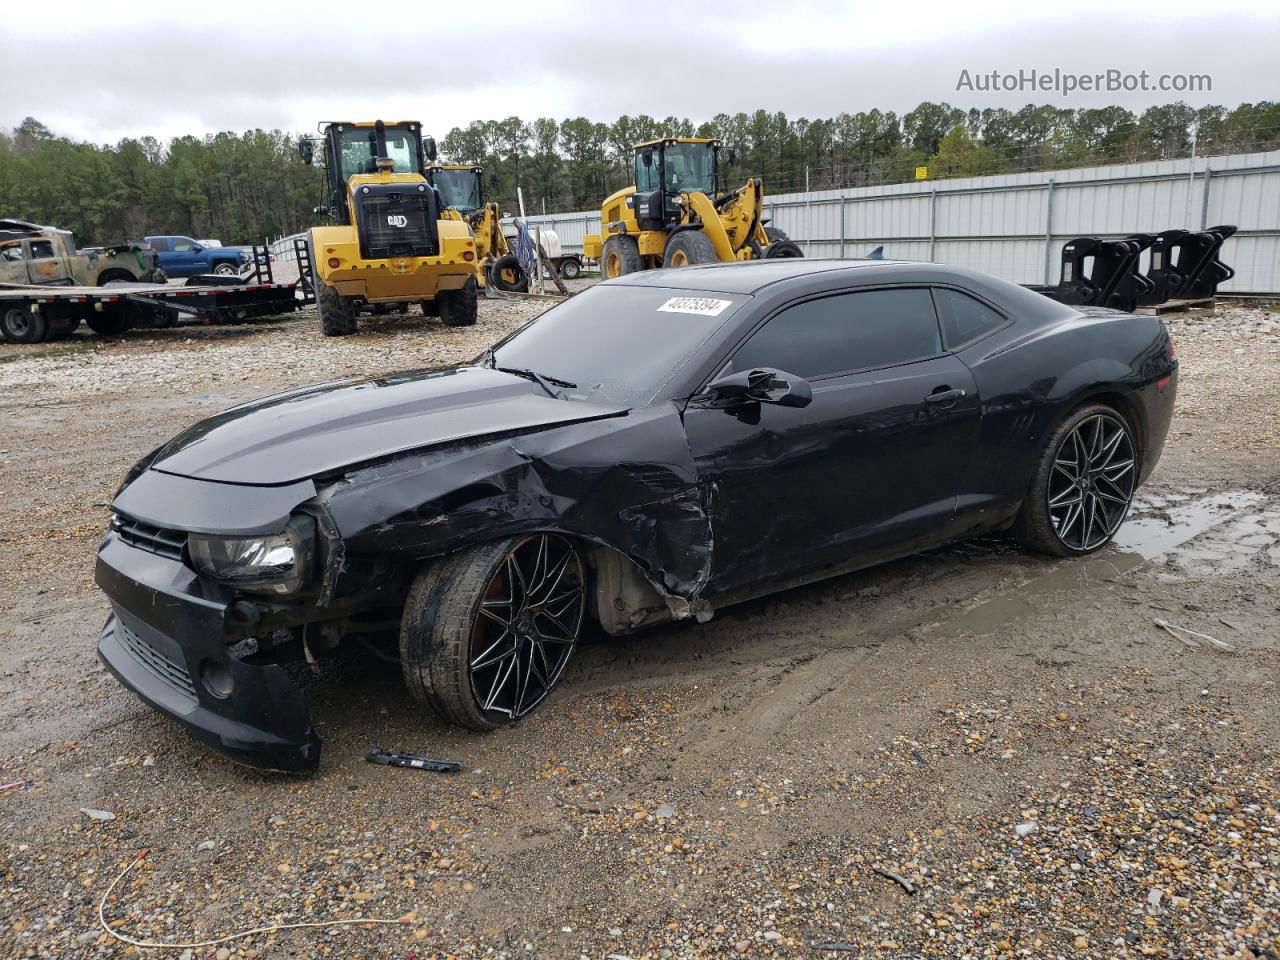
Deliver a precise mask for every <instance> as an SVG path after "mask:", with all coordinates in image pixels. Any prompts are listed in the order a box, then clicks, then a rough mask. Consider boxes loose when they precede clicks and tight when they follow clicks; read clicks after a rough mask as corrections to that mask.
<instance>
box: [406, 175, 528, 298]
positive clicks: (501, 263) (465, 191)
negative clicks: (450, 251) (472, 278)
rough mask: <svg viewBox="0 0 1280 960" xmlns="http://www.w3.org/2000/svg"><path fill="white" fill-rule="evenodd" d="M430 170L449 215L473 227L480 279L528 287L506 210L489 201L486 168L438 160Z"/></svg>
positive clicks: (521, 288)
mask: <svg viewBox="0 0 1280 960" xmlns="http://www.w3.org/2000/svg"><path fill="white" fill-rule="evenodd" d="M428 174H429V176H430V178H431V182H432V183H434V184H435V187H436V190H437V192H438V193H439V194H440V202H441V204H443V205H444V211H445V216H448V217H451V218H453V219H457V220H462V221H464V222H465V223H466V224H467V226H469V227H470V228H471V233H472V235H473V236H474V237H475V241H476V275H477V277H478V278H479V280H480V283H482V284H483V283H489V284H492V285H493V286H494V287H496V288H497V289H499V290H508V291H512V292H516V293H523V292H524V291H525V290H528V289H529V278H528V277H527V276H526V275H525V272H524V268H523V267H521V266H520V261H519V259H518V258H517V257H516V255H515V252H514V251H513V250H512V249H511V245H510V244H509V243H508V242H507V238H506V237H505V236H504V235H503V233H502V227H501V225H500V223H499V221H500V220H501V218H502V210H501V208H500V207H499V206H498V204H497V203H496V202H494V201H490V202H487V203H486V202H485V199H484V168H483V167H476V166H466V165H462V164H446V163H437V164H432V166H431V168H430V169H429V170H428Z"/></svg>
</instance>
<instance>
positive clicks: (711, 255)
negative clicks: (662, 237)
mask: <svg viewBox="0 0 1280 960" xmlns="http://www.w3.org/2000/svg"><path fill="white" fill-rule="evenodd" d="M719 259H720V258H719V257H717V256H716V248H715V246H714V245H712V243H711V238H710V237H708V236H707V235H706V234H705V233H703V232H702V231H701V230H681V231H680V232H679V233H677V234H674V235H673V236H672V237H671V239H670V240H668V241H667V249H666V250H664V251H663V252H662V265H663V266H664V267H696V266H697V265H698V264H700V263H715V262H717V261H718V260H719Z"/></svg>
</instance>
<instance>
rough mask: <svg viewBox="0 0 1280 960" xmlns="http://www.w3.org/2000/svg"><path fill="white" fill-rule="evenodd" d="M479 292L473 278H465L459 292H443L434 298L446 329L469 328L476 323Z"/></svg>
mask: <svg viewBox="0 0 1280 960" xmlns="http://www.w3.org/2000/svg"><path fill="white" fill-rule="evenodd" d="M478 294H479V290H478V288H477V286H476V278H475V277H467V282H466V283H465V284H463V286H462V289H461V290H444V291H441V293H440V294H439V295H438V296H437V297H436V302H437V303H439V304H440V319H441V320H442V321H443V322H444V325H445V326H446V327H470V326H474V325H475V322H476V311H477V310H478V309H479V303H478Z"/></svg>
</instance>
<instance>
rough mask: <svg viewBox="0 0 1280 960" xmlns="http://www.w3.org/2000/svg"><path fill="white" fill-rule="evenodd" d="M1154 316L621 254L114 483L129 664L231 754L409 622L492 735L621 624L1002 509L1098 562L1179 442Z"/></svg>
mask: <svg viewBox="0 0 1280 960" xmlns="http://www.w3.org/2000/svg"><path fill="white" fill-rule="evenodd" d="M1176 375H1177V362H1176V360H1175V359H1174V351H1173V345H1172V343H1171V342H1170V339H1169V336H1168V334H1167V332H1166V331H1165V329H1164V327H1163V325H1162V324H1161V323H1160V321H1159V320H1157V319H1155V318H1154V317H1144V316H1134V315H1131V314H1127V313H1118V312H1115V311H1109V310H1099V309H1088V308H1085V309H1078V308H1074V307H1069V306H1064V305H1062V304H1059V303H1056V302H1054V301H1052V300H1049V299H1047V298H1046V297H1043V296H1041V295H1040V294H1037V293H1034V292H1031V291H1029V290H1026V289H1024V288H1022V287H1018V286H1016V285H1014V284H1011V283H1006V282H1004V281H1001V280H996V279H993V278H991V277H987V276H984V275H981V274H978V273H974V272H971V271H967V270H960V269H954V268H949V267H944V266H938V265H934V264H924V263H896V262H891V261H862V262H858V261H852V262H840V261H827V262H824V261H814V260H770V261H760V262H755V263H744V264H735V265H714V266H707V267H695V268H689V269H684V270H657V271H646V272H643V273H638V274H633V275H630V276H627V277H624V278H620V279H617V280H612V281H609V282H607V283H603V284H600V285H598V286H596V287H593V288H591V289H589V290H587V291H585V292H583V293H580V294H578V295H577V296H575V297H573V298H572V299H570V300H568V301H566V302H565V303H563V304H561V305H559V306H556V307H554V308H552V309H551V310H549V311H548V312H547V313H545V314H544V315H543V316H542V317H540V318H539V319H537V320H536V321H534V322H533V323H530V324H529V325H527V326H525V327H524V328H523V329H521V330H520V331H518V332H517V333H515V334H513V335H512V336H510V337H508V338H507V339H505V340H503V341H502V342H500V343H499V344H497V345H496V346H495V347H493V348H491V349H489V350H487V351H485V353H484V355H482V356H481V357H478V358H477V359H476V360H475V361H474V362H473V363H471V364H469V365H466V366H461V367H456V368H449V369H432V370H414V371H410V372H405V373H397V374H393V375H388V376H384V377H377V378H373V379H349V380H343V381H339V382H336V383H328V384H324V385H321V386H312V387H305V388H302V389H297V390H292V391H289V392H287V393H282V394H279V395H276V396H273V397H268V398H266V399H263V400H257V401H254V402H251V403H247V404H244V405H242V406H239V407H235V408H233V409H231V410H228V411H227V412H225V413H222V414H219V415H218V416H215V417H211V418H210V419H208V420H205V421H203V422H201V423H198V424H196V425H195V426H193V427H191V428H190V429H189V430H187V431H186V432H185V433H183V434H181V435H180V436H178V437H176V438H175V439H174V440H172V441H171V442H169V443H167V444H165V445H164V446H162V447H160V448H159V449H157V450H155V451H154V452H152V453H151V454H149V455H148V456H146V457H145V458H143V459H142V461H141V462H139V463H138V464H137V466H135V467H134V468H133V470H132V471H130V473H129V475H128V477H127V478H126V479H125V482H124V484H123V486H122V487H121V488H120V490H119V492H118V493H117V495H116V497H115V500H114V502H113V504H112V510H113V515H112V521H111V528H110V530H109V531H108V533H107V535H106V538H105V539H104V540H103V543H102V547H101V549H100V551H99V555H98V564H97V581H98V584H99V585H100V586H101V587H102V589H103V590H104V591H105V592H106V593H107V596H108V597H109V598H110V600H111V606H112V613H111V616H110V617H109V618H108V620H107V623H106V625H105V627H104V628H103V631H102V634H101V637H100V638H99V641H98V650H99V653H100V655H101V656H102V659H103V660H104V661H105V662H106V664H107V666H108V667H110V669H111V670H112V671H113V672H114V673H115V675H116V676H117V677H118V678H119V679H120V680H121V682H123V683H124V684H126V685H127V686H129V687H130V688H132V689H133V690H134V691H136V692H137V693H138V694H139V695H140V696H141V697H142V698H143V699H144V700H146V701H147V702H148V703H150V704H151V705H152V706H154V707H156V708H157V709H159V710H161V711H163V712H165V713H167V714H169V715H170V716H172V717H174V718H176V719H177V720H178V721H180V722H181V723H182V724H183V725H185V726H186V727H187V728H188V729H189V730H190V731H191V732H192V733H193V734H195V735H196V736H197V737H199V738H200V739H201V740H203V741H205V742H207V743H208V744H210V745H211V746H213V747H214V748H215V749H217V750H219V751H221V752H222V753H224V754H226V755H228V756H230V757H232V758H234V759H236V760H240V761H242V762H245V763H248V764H251V765H254V766H259V767H265V768H271V769H280V770H294V771H297V770H307V769H310V768H312V767H314V766H315V764H316V763H317V762H318V760H319V755H320V740H319V738H318V737H317V735H316V733H315V730H314V728H313V726H312V723H311V718H310V714H309V711H308V709H307V706H306V702H305V698H304V696H303V694H302V692H301V690H300V689H299V688H298V687H297V686H296V685H295V684H294V682H293V680H292V679H291V677H290V674H289V672H288V671H287V670H286V668H285V667H284V666H282V664H283V663H285V662H287V661H290V660H302V659H307V660H314V658H316V657H319V656H323V655H326V654H328V653H330V652H332V651H334V650H335V649H337V648H338V647H339V646H344V645H347V643H348V641H357V643H356V644H354V645H353V646H355V647H356V648H357V649H365V648H367V647H368V648H373V649H377V645H378V644H379V643H381V644H383V645H384V646H386V645H389V644H390V642H392V641H394V640H395V639H398V653H399V658H400V661H401V663H402V665H403V670H404V676H405V679H406V681H407V683H408V686H409V688H410V690H411V691H412V692H413V693H414V695H415V696H416V697H418V698H419V699H421V700H423V701H425V702H426V703H428V704H430V705H431V706H432V707H433V708H434V709H435V710H436V711H437V712H438V713H439V714H440V715H441V716H442V717H444V718H446V719H447V720H449V721H452V722H454V723H457V724H461V725H463V726H466V727H470V728H474V729H478V730H483V729H488V728H493V727H496V726H500V725H503V724H507V723H511V722H512V721H514V720H517V719H518V718H520V717H522V716H524V715H525V714H526V713H528V712H529V711H530V710H532V709H533V708H534V707H536V706H537V705H538V704H539V703H540V702H542V701H543V700H544V699H545V698H546V696H547V694H548V692H549V691H550V690H551V689H552V688H553V687H554V686H555V684H556V682H557V681H558V680H559V679H560V677H561V675H562V674H563V672H564V669H565V665H566V663H567V662H568V660H569V658H570V656H571V655H572V653H573V650H574V647H575V646H576V644H577V643H578V642H579V639H580V637H581V636H582V635H583V632H584V629H585V628H586V626H587V623H588V621H594V622H595V623H596V624H598V625H599V626H600V627H601V628H602V629H603V630H605V631H607V632H608V633H611V634H621V633H626V632H628V631H631V630H635V629H638V628H640V627H644V626H648V625H650V624H655V623H660V622H663V621H669V620H672V619H683V618H690V617H692V618H696V619H698V620H705V619H707V618H709V617H711V616H712V614H713V613H714V611H715V610H717V609H718V608H721V607H724V606H727V605H729V604H732V603H736V602H739V601H742V600H745V599H748V598H751V597H755V596H760V595H762V594H766V593H769V592H772V591H776V590H780V589H784V588H786V587H790V586H794V585H797V584H801V583H805V582H809V581H813V580H817V579H820V578H823V577H830V576H833V575H836V574H839V573H843V572H846V571H849V570H853V569H856V568H859V567H866V566H868V565H871V564H875V563H879V562H882V561H884V560H888V559H890V558H894V557H900V556H903V555H906V554H911V553H914V552H917V551H920V550H924V549H926V548H929V547H933V546H936V545H938V544H941V543H943V542H946V541H949V540H955V539H957V538H961V537H969V536H973V535H975V534H981V533H991V532H995V531H1009V532H1010V534H1011V535H1012V536H1014V537H1016V538H1017V539H1018V540H1020V541H1021V542H1022V543H1024V544H1025V545H1026V546H1028V547H1029V548H1031V549H1034V550H1038V551H1042V552H1046V553H1050V554H1054V555H1057V556H1064V557H1069V556H1078V555H1082V554H1087V553H1090V552H1092V551H1094V550H1097V549H1098V548H1099V547H1101V546H1103V545H1104V544H1106V543H1107V542H1108V540H1110V538H1111V536H1112V535H1113V534H1114V533H1115V531H1116V528H1117V527H1118V526H1119V525H1120V523H1121V522H1122V521H1123V520H1124V517H1125V513H1126V511H1127V510H1128V508H1129V503H1130V500H1131V498H1132V497H1133V494H1134V491H1135V489H1136V488H1137V486H1138V484H1139V483H1141V482H1142V481H1143V480H1145V479H1146V478H1147V476H1148V475H1149V474H1150V473H1151V470H1152V469H1153V468H1154V466H1155V464H1156V461H1157V460H1158V459H1159V456H1160V451H1161V448H1162V447H1163V444H1164V439H1165V434H1166V432H1167V430H1168V426H1169V420H1170V416H1171V413H1172V409H1173V399H1174V391H1175V387H1176V383H1175V378H1176Z"/></svg>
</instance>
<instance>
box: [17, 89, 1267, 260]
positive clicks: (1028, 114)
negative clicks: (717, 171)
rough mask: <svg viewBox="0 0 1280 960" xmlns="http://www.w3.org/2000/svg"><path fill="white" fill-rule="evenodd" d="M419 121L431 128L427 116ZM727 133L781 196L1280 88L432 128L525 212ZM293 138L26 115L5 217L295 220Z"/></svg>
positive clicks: (1058, 151)
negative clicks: (128, 128) (87, 129)
mask: <svg viewBox="0 0 1280 960" xmlns="http://www.w3.org/2000/svg"><path fill="white" fill-rule="evenodd" d="M426 128H427V129H428V130H430V121H429V118H428V119H427V121H426ZM668 135H676V136H703V137H718V138H720V140H721V141H723V143H724V145H725V147H727V148H730V149H732V150H733V151H734V153H735V154H736V164H735V166H734V167H733V168H732V169H731V170H730V171H729V172H728V180H729V183H730V184H733V183H737V182H742V181H743V180H745V178H746V177H748V176H758V177H763V178H764V181H765V187H766V189H767V190H768V192H770V193H772V194H777V193H786V192H792V191H797V190H803V189H805V187H806V184H807V185H808V186H809V187H810V188H812V189H815V190H817V189H825V188H830V187H845V186H869V185H875V184H882V183H896V182H902V181H905V180H911V179H913V178H914V177H915V175H916V170H917V168H919V167H925V168H927V171H928V177H929V178H930V179H940V178H946V177H961V176H979V175H983V174H993V173H1011V172H1018V171H1026V170H1052V169H1061V168H1064V167H1073V166H1082V165H1092V164H1097V163H1123V162H1132V161H1140V160H1162V159H1172V158H1177V157H1185V156H1188V155H1189V154H1190V153H1191V151H1192V149H1193V143H1194V149H1195V151H1196V154H1197V155H1214V154H1226V153H1243V152H1250V151H1255V150H1270V149H1277V148H1280V102H1276V101H1262V102H1259V103H1246V104H1241V105H1239V106H1237V107H1234V108H1230V109H1228V108H1226V107H1222V106H1208V107H1201V108H1198V109H1196V108H1192V107H1189V106H1187V105H1186V104H1184V103H1173V104H1165V105H1161V106H1155V107H1150V108H1148V109H1146V110H1144V111H1142V112H1140V113H1135V112H1133V111H1130V110H1127V109H1125V108H1123V107H1114V106H1113V107H1098V108H1084V109H1068V108H1060V107H1054V106H1050V105H1030V104H1029V105H1028V106H1026V107H1023V108H1022V109H1020V110H1006V109H982V110H979V109H973V110H961V109H959V108H956V107H952V106H950V105H949V104H946V103H931V102H926V103H922V104H920V105H919V106H918V107H916V108H915V109H914V110H911V111H909V112H907V113H903V114H901V115H899V114H896V113H894V112H892V111H881V110H870V111H866V112H860V113H841V114H839V115H838V116H835V117H832V118H827V119H815V120H810V119H806V118H803V117H802V118H799V119H794V120H793V119H788V118H787V116H786V115H785V114H783V113H770V112H768V111H765V110H757V111H756V112H755V113H750V114H748V113H738V114H734V115H732V116H731V115H729V114H719V115H717V116H715V117H712V118H711V119H710V120H707V121H704V122H701V123H695V122H693V121H692V120H690V119H688V118H685V117H676V116H670V117H665V118H663V119H661V120H659V119H657V118H655V117H650V116H646V115H640V116H635V117H632V116H622V117H619V118H618V119H617V120H615V121H613V122H612V123H599V122H595V121H592V120H589V119H587V118H585V117H574V118H570V119H565V120H555V119H552V118H549V117H540V118H538V119H536V120H533V121H530V122H526V121H524V120H522V119H520V118H519V117H508V118H506V119H505V120H477V121H474V122H472V123H470V124H468V125H467V126H465V127H456V128H454V129H452V130H450V131H448V133H447V134H445V135H444V136H443V137H441V138H440V153H441V159H442V160H447V161H449V162H455V163H476V164H483V165H484V166H485V168H486V170H487V171H488V172H489V173H490V174H492V175H494V177H496V187H493V186H488V185H487V186H486V190H487V191H488V192H489V194H490V195H491V196H495V197H496V198H497V199H498V200H499V201H500V202H502V204H503V206H504V208H505V209H507V210H515V201H516V188H517V187H520V188H521V189H522V191H523V194H524V198H525V205H526V211H527V212H529V213H541V212H543V211H545V212H548V213H552V212H560V211H564V210H582V209H590V208H592V207H595V206H598V205H599V203H600V201H601V200H602V199H603V198H604V197H605V196H606V195H608V194H609V193H611V192H612V191H614V190H616V189H617V188H618V187H620V186H623V185H625V184H626V183H628V182H630V177H631V158H632V147H633V145H634V144H636V143H640V142H642V141H645V140H650V139H654V138H657V137H661V136H668ZM297 144H298V135H296V134H292V133H288V132H283V131H280V130H270V131H266V130H250V131H247V132H245V133H241V134H236V133H231V132H222V133H216V134H209V135H206V136H204V137H194V136H185V137H177V138H174V139H172V140H170V141H169V142H168V143H167V144H162V143H161V142H160V141H158V140H156V139H155V138H153V137H141V138H137V139H134V138H129V139H124V140H121V141H120V142H119V143H117V144H114V145H99V144H92V143H83V142H77V141H73V140H71V139H69V138H66V137H60V136H58V135H56V134H55V133H54V132H53V131H51V130H49V129H48V128H47V127H46V126H44V125H43V124H41V123H40V122H39V121H38V120H35V119H33V118H28V119H27V120H25V121H23V123H22V124H20V125H19V126H18V127H17V128H15V129H14V130H12V131H11V132H10V133H7V134H6V133H0V216H6V217H17V218H18V219H23V220H31V221H34V222H38V223H46V224H52V225H56V226H59V227H63V228H65V229H69V230H72V231H73V232H74V233H75V235H76V239H77V242H79V243H80V244H82V245H88V244H91V243H105V242H114V241H117V240H122V239H134V240H136V239H139V238H141V237H142V236H145V235H148V234H167V233H176V234H184V235H190V236H195V237H211V238H217V239H220V240H222V241H223V242H224V243H250V242H253V241H257V240H261V239H262V238H263V237H275V236H281V235H284V234H288V233H293V232H296V231H298V230H300V229H302V228H304V227H306V226H308V225H310V224H312V223H313V222H315V220H316V218H315V216H314V214H313V213H312V210H313V208H314V207H315V206H316V205H317V204H319V203H320V202H321V196H322V194H321V184H320V173H319V170H318V168H315V167H308V166H305V165H304V164H303V163H302V162H301V161H300V159H299V155H298V150H297Z"/></svg>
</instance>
